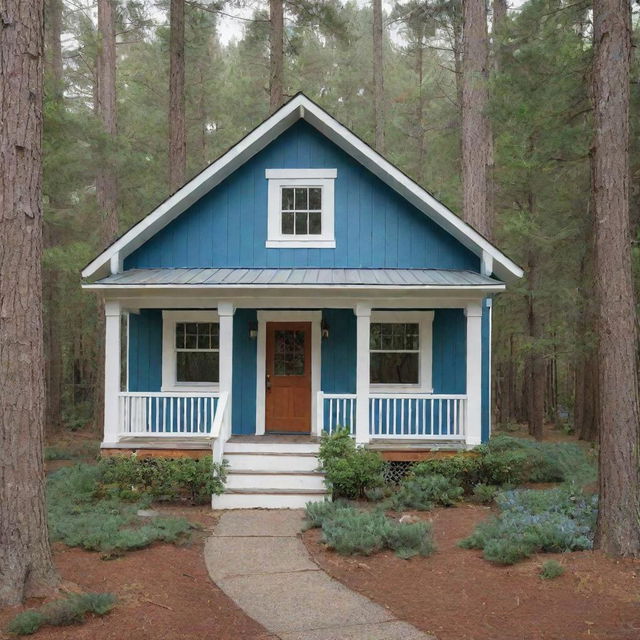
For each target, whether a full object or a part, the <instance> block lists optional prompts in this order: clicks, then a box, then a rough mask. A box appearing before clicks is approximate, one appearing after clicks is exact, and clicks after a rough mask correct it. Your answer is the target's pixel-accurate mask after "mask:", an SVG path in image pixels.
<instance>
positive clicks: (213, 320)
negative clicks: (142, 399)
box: [162, 311, 220, 391]
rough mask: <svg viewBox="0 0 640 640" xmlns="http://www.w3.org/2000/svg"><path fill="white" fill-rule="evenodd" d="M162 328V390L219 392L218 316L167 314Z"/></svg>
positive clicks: (198, 313) (203, 312)
mask: <svg viewBox="0 0 640 640" xmlns="http://www.w3.org/2000/svg"><path fill="white" fill-rule="evenodd" d="M162 327H163V328H162V332H163V354H162V390H163V391H171V390H173V391H191V390H194V391H196V390H199V391H204V390H206V391H212V390H216V389H217V388H218V383H219V380H220V331H219V328H220V325H219V324H218V316H217V314H216V313H215V312H212V311H164V312H163V323H162Z"/></svg>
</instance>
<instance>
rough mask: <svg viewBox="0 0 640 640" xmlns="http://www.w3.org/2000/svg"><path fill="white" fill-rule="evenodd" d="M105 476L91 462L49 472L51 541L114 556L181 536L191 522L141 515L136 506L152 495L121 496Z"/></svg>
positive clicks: (187, 529) (48, 506)
mask: <svg viewBox="0 0 640 640" xmlns="http://www.w3.org/2000/svg"><path fill="white" fill-rule="evenodd" d="M101 480H102V475H101V470H100V467H99V466H98V465H87V464H79V465H75V466H73V467H65V468H63V469H60V470H59V471H57V472H56V473H53V474H52V475H51V476H49V480H48V482H47V508H48V514H49V535H50V537H51V539H52V540H53V541H60V542H63V543H64V544H66V545H67V546H70V547H81V548H83V549H87V550H89V551H102V552H105V553H107V555H108V556H113V555H117V554H118V553H121V552H123V551H127V550H133V549H141V548H143V547H146V546H148V545H150V544H152V543H153V542H156V541H162V542H178V541H180V540H182V539H184V538H185V537H186V536H187V534H188V532H189V531H190V529H191V528H192V526H191V524H190V523H189V522H188V521H187V520H185V519H184V518H174V517H160V516H159V517H155V518H152V519H145V520H142V519H141V518H139V517H138V515H137V512H138V509H140V508H142V507H146V506H148V504H149V501H150V499H149V497H147V498H146V499H142V500H140V501H138V502H134V503H129V502H123V501H122V500H121V499H119V498H118V497H117V496H115V495H113V494H111V493H108V492H107V493H105V489H104V486H103V485H102V484H101Z"/></svg>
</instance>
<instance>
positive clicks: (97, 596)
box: [6, 593, 116, 636]
mask: <svg viewBox="0 0 640 640" xmlns="http://www.w3.org/2000/svg"><path fill="white" fill-rule="evenodd" d="M115 604H116V597H115V596H114V595H113V594H111V593H82V594H74V595H71V596H68V597H67V598H63V599H62V600H54V601H53V602H49V603H48V604H45V605H43V606H42V607H40V608H39V609H28V610H27V611H23V612H22V613H19V614H18V615H17V616H16V617H15V618H13V619H12V620H11V621H10V622H9V624H8V625H7V628H6V630H7V631H8V632H9V633H13V634H16V635H19V636H25V635H30V634H32V633H35V632H36V631H38V629H40V627H43V626H44V625H51V626H56V627H61V626H68V625H71V624H78V623H80V622H82V621H83V620H84V618H85V616H86V615H87V614H88V613H93V614H95V615H98V616H103V615H105V614H107V613H109V611H111V609H113V607H114V606H115Z"/></svg>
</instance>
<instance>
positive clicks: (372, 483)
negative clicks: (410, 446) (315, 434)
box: [318, 429, 384, 498]
mask: <svg viewBox="0 0 640 640" xmlns="http://www.w3.org/2000/svg"><path fill="white" fill-rule="evenodd" d="M318 458H319V459H320V463H321V465H322V469H323V471H324V473H325V483H326V484H327V487H328V488H329V489H330V490H331V492H332V494H333V497H334V498H339V497H342V498H364V497H365V495H366V491H367V490H371V489H375V488H376V487H382V485H383V484H384V478H383V475H382V474H383V470H384V461H383V460H382V457H381V456H380V454H379V453H378V452H376V451H370V450H368V449H365V448H363V447H356V445H355V442H354V441H353V438H352V437H351V436H350V434H349V430H348V429H337V430H336V431H334V433H332V434H330V435H329V434H327V433H324V434H323V435H322V438H321V440H320V451H319V453H318Z"/></svg>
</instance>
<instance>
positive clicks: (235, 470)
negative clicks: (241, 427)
mask: <svg viewBox="0 0 640 640" xmlns="http://www.w3.org/2000/svg"><path fill="white" fill-rule="evenodd" d="M256 440H258V439H257V438H253V439H246V440H243V439H241V438H232V439H231V440H229V441H228V442H227V443H226V445H225V447H224V458H225V459H226V460H227V461H228V462H229V470H228V473H227V483H226V490H225V492H224V493H223V494H222V495H220V496H213V498H212V507H213V508H214V509H301V508H303V507H304V506H305V504H306V503H307V502H322V501H323V500H325V499H326V498H327V497H328V494H327V491H326V489H325V486H324V474H323V473H322V472H320V471H318V458H317V457H316V456H317V453H318V445H317V444H316V443H313V442H309V441H306V442H305V441H302V442H300V441H299V439H297V440H298V441H294V440H293V439H291V440H289V439H285V438H277V437H273V438H272V437H270V436H263V438H260V439H259V441H256Z"/></svg>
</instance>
